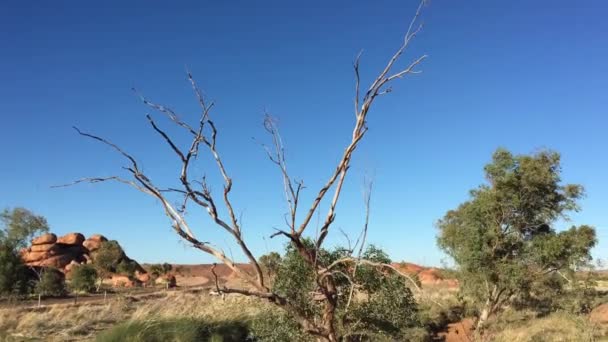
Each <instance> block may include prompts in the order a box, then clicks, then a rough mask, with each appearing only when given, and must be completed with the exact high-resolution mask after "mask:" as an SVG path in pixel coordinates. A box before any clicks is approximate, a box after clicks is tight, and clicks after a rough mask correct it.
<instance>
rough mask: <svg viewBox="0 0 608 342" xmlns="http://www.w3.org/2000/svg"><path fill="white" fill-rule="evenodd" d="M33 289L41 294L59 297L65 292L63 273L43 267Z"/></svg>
mask: <svg viewBox="0 0 608 342" xmlns="http://www.w3.org/2000/svg"><path fill="white" fill-rule="evenodd" d="M35 291H36V293H37V294H39V295H41V296H52V297H60V296H64V295H65V294H66V293H67V290H66V286H65V277H64V275H63V273H61V272H60V271H58V270H57V269H54V268H45V269H43V270H42V271H41V273H40V279H39V280H38V283H37V284H36V288H35Z"/></svg>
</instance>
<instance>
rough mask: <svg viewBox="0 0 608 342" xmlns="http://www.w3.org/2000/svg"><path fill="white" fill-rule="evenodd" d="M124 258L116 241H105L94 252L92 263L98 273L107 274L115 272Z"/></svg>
mask: <svg viewBox="0 0 608 342" xmlns="http://www.w3.org/2000/svg"><path fill="white" fill-rule="evenodd" d="M124 258H125V253H124V251H123V250H122V248H121V247H120V245H119V244H118V241H115V240H112V241H105V242H103V243H102V244H101V246H100V247H99V249H97V250H96V251H95V252H94V255H93V265H94V266H95V268H97V271H98V273H100V275H101V274H107V273H114V272H116V267H117V266H118V264H120V262H121V261H122V260H123V259H124Z"/></svg>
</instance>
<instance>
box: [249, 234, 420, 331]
mask: <svg viewBox="0 0 608 342" xmlns="http://www.w3.org/2000/svg"><path fill="white" fill-rule="evenodd" d="M306 243H307V244H310V243H311V242H310V241H306ZM349 254H350V253H349V251H347V250H345V249H342V248H337V249H335V250H333V251H327V250H324V249H321V250H319V251H318V262H319V263H320V264H322V265H330V264H332V263H334V262H336V261H337V260H341V259H342V258H345V257H346V256H348V255H349ZM362 257H363V258H365V259H366V260H369V261H372V262H376V263H390V259H389V258H388V256H387V255H386V253H385V252H384V251H382V250H381V249H379V248H377V247H375V246H373V245H370V246H369V247H368V248H367V249H366V250H365V251H364V253H363V255H362ZM352 267H353V266H352V264H350V265H348V264H344V265H342V266H340V267H336V268H335V270H334V281H335V283H336V286H337V288H338V291H337V292H338V295H339V297H340V298H339V299H340V300H339V301H338V309H337V316H338V317H339V324H338V325H339V326H338V327H337V329H338V330H339V331H340V335H342V336H349V340H353V341H368V340H370V338H371V340H374V339H375V338H377V337H384V338H387V339H401V338H403V337H404V336H406V335H407V334H408V333H409V332H410V329H412V328H415V327H419V326H420V322H419V319H418V309H417V305H416V301H415V299H414V296H413V294H412V292H411V291H410V289H409V288H408V286H407V284H406V282H405V280H404V279H403V278H401V277H399V276H397V275H394V274H385V273H383V272H381V270H379V269H378V268H376V267H373V266H370V265H364V264H361V265H359V266H358V268H357V270H356V273H355V276H354V277H352V276H351V275H352ZM317 281H319V280H318V279H317V278H316V276H315V272H314V270H313V269H312V267H311V266H310V265H309V264H308V263H306V262H305V260H304V259H303V258H302V256H301V255H300V254H299V253H298V252H297V250H296V249H295V248H293V247H292V246H291V245H288V247H287V250H286V253H285V255H284V256H283V258H282V259H281V263H280V265H279V267H278V270H277V276H276V279H275V282H274V286H273V290H274V291H275V292H276V293H278V294H280V295H281V296H284V297H285V298H287V299H288V300H289V302H290V303H292V304H293V305H294V306H295V307H297V308H298V310H299V312H301V313H303V314H304V315H306V317H309V318H311V319H314V318H317V317H319V316H320V315H321V313H322V310H321V305H320V304H318V301H316V300H315V295H316V294H317V291H318V290H317V288H318V286H317ZM353 282H354V285H355V286H354V287H353V286H352V285H353ZM351 291H353V293H352V297H351ZM353 298H354V299H353ZM282 319H285V318H282ZM290 319H291V321H292V324H294V325H295V324H296V323H295V320H293V318H291V317H290ZM258 325H259V324H258ZM269 329H270V327H269ZM277 334H279V332H277ZM281 336H282V335H281ZM277 338H278V337H277ZM276 340H277V341H278V340H279V339H276Z"/></svg>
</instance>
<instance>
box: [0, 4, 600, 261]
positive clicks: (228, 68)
mask: <svg viewBox="0 0 608 342" xmlns="http://www.w3.org/2000/svg"><path fill="white" fill-rule="evenodd" d="M127 3H128V4H127ZM416 5H417V3H416V2H415V1H331V2H330V1H301V2H294V1H190V2H186V1H184V2H179V4H177V3H176V2H167V1H164V2H160V1H129V2H126V1H103V2H99V1H98V2H90V1H40V2H36V3H35V4H34V3H32V2H27V1H11V2H9V1H3V2H2V4H1V5H0V42H1V44H2V45H1V46H2V48H1V51H0V52H1V53H0V104H1V107H0V113H1V115H2V120H1V124H0V146H2V161H1V162H0V208H1V207H13V206H24V207H27V208H30V209H32V210H34V211H35V212H37V213H39V214H42V215H44V216H46V217H47V218H48V220H49V223H50V224H51V226H52V229H53V231H54V232H56V233H58V234H63V233H67V232H70V231H80V232H83V233H85V234H87V235H88V234H92V233H102V234H105V235H107V236H108V237H110V238H113V239H117V240H119V241H120V242H121V243H122V244H123V245H124V247H125V249H126V250H127V253H128V254H129V255H131V256H132V257H134V258H136V259H138V260H140V261H143V262H158V261H170V262H181V263H201V262H209V261H211V260H212V259H211V258H209V257H207V256H205V255H202V254H200V253H199V252H196V251H192V250H190V249H189V248H188V247H186V246H185V245H184V244H182V243H180V242H179V241H178V238H177V236H175V235H174V234H173V233H172V232H171V231H170V228H169V224H168V220H167V218H166V217H165V216H164V215H163V213H162V210H161V208H160V206H159V205H158V203H156V202H155V201H154V200H152V199H150V198H147V197H145V196H144V195H142V194H140V193H137V192H135V191H133V190H131V189H130V188H126V187H124V186H120V185H114V184H100V185H83V186H78V187H72V188H64V189H51V188H49V187H50V186H51V185H53V184H61V183H66V182H69V181H71V180H73V179H77V178H80V177H84V176H107V175H113V174H119V173H120V172H121V169H120V167H121V166H123V165H124V161H123V160H122V159H121V158H119V157H118V156H117V155H115V154H114V153H113V152H112V151H111V150H109V149H108V148H106V147H105V146H102V145H100V144H97V143H95V142H93V141H90V140H86V139H84V138H82V137H79V136H78V135H77V134H76V133H75V132H74V131H73V130H72V128H71V126H72V125H77V126H78V127H80V128H82V129H83V130H88V131H92V132H95V133H97V134H99V135H102V136H105V137H107V138H109V139H111V140H113V141H115V142H116V143H118V144H120V145H121V146H123V147H124V148H125V149H126V150H128V151H130V152H131V153H132V154H134V155H135V156H136V157H137V158H139V160H140V161H141V163H142V165H143V167H144V169H145V171H146V172H147V173H148V174H149V175H150V176H151V177H152V178H153V179H154V180H155V181H156V182H158V183H159V184H168V185H169V184H175V180H177V175H178V169H177V166H176V164H175V161H176V159H175V156H174V155H172V153H171V152H170V150H169V149H168V148H167V147H166V146H165V145H164V144H163V142H162V141H161V140H159V138H158V137H157V136H155V134H154V133H153V132H152V131H151V129H150V128H149V127H148V126H147V123H146V120H145V117H144V115H145V114H146V113H147V112H148V109H147V108H146V107H145V106H143V105H142V104H141V102H139V101H138V99H137V98H136V97H135V96H133V94H132V92H131V91H130V88H131V87H137V88H138V89H139V90H140V91H142V92H143V93H144V94H145V95H146V96H148V97H149V98H151V99H153V100H155V101H156V102H160V103H163V104H169V105H172V106H173V107H174V108H175V109H176V110H178V111H179V112H181V113H184V114H183V115H184V117H187V118H189V119H193V120H195V119H196V115H197V107H196V102H195V99H194V97H193V94H192V92H191V91H190V89H189V86H188V84H187V82H186V79H185V73H184V69H185V66H186V65H187V66H188V67H189V68H190V69H191V70H192V72H193V73H194V75H195V77H196V78H197V79H198V81H199V83H200V85H201V87H202V88H204V90H205V91H206V93H207V94H208V95H209V96H210V97H211V98H212V99H214V100H215V101H216V111H215V112H214V113H213V117H214V118H215V120H216V122H217V125H218V127H219V128H220V130H221V132H220V137H219V149H220V150H221V152H222V153H223V154H224V158H225V160H226V162H227V167H228V170H229V172H230V173H231V174H232V175H233V178H234V180H235V185H234V202H235V205H236V208H237V211H238V212H239V213H242V217H243V222H244V230H245V232H246V237H247V240H248V241H249V242H250V244H251V245H252V248H253V249H254V250H255V252H256V253H257V254H258V255H259V253H264V252H266V251H267V250H273V249H278V248H280V247H281V246H282V245H283V243H284V241H281V240H277V239H276V238H275V239H273V240H269V239H268V238H267V237H268V236H269V235H270V234H271V233H272V232H273V230H272V227H280V226H282V224H283V216H282V215H283V213H284V212H285V210H286V208H285V205H284V203H283V201H282V200H283V194H282V187H281V183H280V176H279V173H278V171H277V170H276V168H275V167H274V166H273V165H272V164H271V163H270V162H268V161H267V159H266V157H265V155H264V153H263V151H262V149H261V148H260V147H259V146H258V145H257V144H256V143H255V142H253V141H252V139H251V138H252V137H255V138H258V139H262V140H263V139H266V138H267V137H265V134H264V131H263V128H262V125H261V122H262V118H263V113H264V110H268V111H269V112H271V113H273V114H274V116H276V117H277V118H278V119H279V120H280V127H281V129H282V133H283V136H284V140H285V144H286V146H287V158H288V161H289V167H290V170H291V173H292V175H293V176H295V177H298V178H303V179H304V181H305V183H306V184H307V186H308V188H307V189H306V191H305V197H304V199H305V200H309V199H310V198H311V197H312V195H313V194H314V193H315V192H316V191H317V190H318V188H319V187H320V186H321V185H322V183H323V182H325V180H326V179H327V177H328V176H329V174H330V172H331V171H332V169H333V168H334V165H335V162H336V161H337V160H338V158H339V156H340V154H341V153H342V150H343V148H344V146H345V144H346V143H347V140H348V138H349V135H350V131H351V129H352V125H353V112H352V107H353V105H352V99H353V87H354V82H353V72H352V61H353V59H354V57H355V55H356V54H357V52H358V51H359V50H360V49H364V54H363V58H362V62H361V68H362V76H363V81H364V84H368V83H369V82H370V81H371V79H372V77H373V75H374V74H375V73H377V72H378V71H379V69H380V68H381V67H383V65H384V63H385V62H386V60H387V58H388V57H389V56H390V54H392V52H393V51H394V49H395V48H396V47H397V45H398V44H399V43H400V40H401V37H402V34H403V33H404V32H405V29H406V27H407V23H408V22H409V19H410V17H411V15H412V14H413V13H414V10H415V7H416ZM607 16H608V4H606V2H605V1H582V2H580V1H554V0H551V1H467V2H457V1H447V0H434V1H432V2H431V3H430V5H429V6H427V8H426V9H425V12H424V15H423V20H424V23H425V28H424V30H423V31H422V33H421V34H420V36H419V37H418V38H417V40H416V41H415V43H414V44H413V48H412V49H411V50H410V51H409V52H408V54H407V56H406V60H410V59H412V58H414V57H416V56H418V55H419V54H421V53H426V54H428V55H429V58H428V60H427V61H426V62H425V63H424V65H423V67H422V69H423V70H424V72H423V73H422V74H420V75H417V76H415V77H412V78H409V79H405V80H402V81H400V82H399V83H398V84H396V86H395V87H394V92H393V93H391V94H390V95H389V96H386V97H383V98H381V99H379V101H378V102H377V106H376V107H375V108H374V109H373V112H372V113H371V114H370V117H369V128H370V130H369V132H368V135H367V136H366V138H365V140H364V141H363V143H362V145H361V148H360V150H358V151H357V154H356V158H355V160H354V164H353V167H352V170H351V171H352V172H351V173H350V177H349V178H348V180H347V183H346V189H345V191H344V196H343V201H342V202H341V204H340V206H339V207H338V216H337V220H336V223H335V228H338V227H340V228H342V229H343V230H345V231H347V232H349V233H350V234H351V235H356V234H357V233H358V232H359V230H360V229H361V226H362V223H363V218H364V213H363V208H364V206H363V201H362V195H361V193H362V183H363V177H364V175H365V174H369V175H373V176H374V178H375V189H374V194H373V200H372V217H371V233H370V236H369V241H370V242H373V243H375V244H378V245H380V246H382V247H384V248H386V249H387V250H388V251H389V252H390V254H391V256H392V257H393V259H395V260H409V261H413V262H418V263H423V264H439V263H440V261H441V259H442V258H443V256H442V254H441V252H439V250H438V249H437V247H436V246H435V236H436V228H435V226H434V223H435V222H436V220H437V219H439V218H440V217H441V216H442V215H443V214H444V213H445V212H446V211H447V210H448V209H451V208H454V207H456V206H457V205H458V204H459V203H460V202H462V201H463V200H465V199H466V198H467V194H468V190H469V189H471V188H472V187H475V186H477V185H478V184H480V183H481V182H482V181H483V173H482V168H483V165H484V164H485V163H486V162H487V161H488V160H489V159H490V156H491V153H492V151H493V150H495V149H496V148H497V147H499V146H503V147H506V148H509V149H511V150H512V151H514V152H517V153H527V152H533V151H535V150H538V149H539V148H543V147H548V148H552V149H556V150H558V151H559V152H561V153H562V156H563V178H564V180H565V181H567V182H572V183H581V184H583V185H584V186H585V187H586V189H587V197H586V198H585V200H584V201H583V202H582V205H583V211H582V212H581V213H579V214H576V215H574V216H573V222H572V223H574V224H582V223H586V224H591V225H594V226H595V227H596V228H597V230H598V236H599V238H600V244H599V246H598V247H597V248H596V249H595V255H596V256H599V257H601V258H607V257H608V248H607V247H608V214H607V211H606V210H607V208H608V181H607V179H606V169H607V168H608V152H607V151H608V138H607V136H606V130H607V128H608V119H607V114H608V113H607V108H608V95H607V93H608V77H607V75H608V64H607V63H606V61H608V41H607V37H608V20H606V17H607ZM158 119H159V122H162V123H163V124H166V122H165V121H163V120H161V118H160V117H158ZM170 132H174V131H173V130H170ZM207 165H211V164H207ZM194 171H196V172H200V174H202V173H203V172H205V173H207V174H208V175H209V176H210V177H214V175H215V169H213V168H212V167H207V166H206V165H205V164H199V166H198V167H197V168H196V169H195V170H194ZM215 189H216V191H217V192H219V191H220V186H219V185H216V186H215ZM305 202H307V201H305ZM323 209H324V212H325V210H326V209H327V205H324V206H323ZM192 220H193V221H194V223H195V226H196V227H197V230H196V232H197V233H198V235H199V236H200V238H201V240H212V241H216V242H217V244H218V245H220V246H226V247H227V248H230V244H228V241H229V239H228V237H227V236H226V235H224V234H223V233H222V232H220V231H219V230H218V229H217V228H215V227H213V226H211V225H210V224H209V222H208V221H206V220H204V218H203V217H202V216H200V215H196V214H193V216H192ZM313 227H314V226H313ZM275 240H277V241H275ZM341 242H344V241H343V239H342V236H341V234H339V233H338V231H337V230H334V232H333V234H332V238H331V239H330V240H329V243H330V244H335V243H341ZM231 250H232V252H233V253H234V255H235V256H237V258H239V257H238V253H237V252H238V251H237V249H235V248H233V247H232V248H231Z"/></svg>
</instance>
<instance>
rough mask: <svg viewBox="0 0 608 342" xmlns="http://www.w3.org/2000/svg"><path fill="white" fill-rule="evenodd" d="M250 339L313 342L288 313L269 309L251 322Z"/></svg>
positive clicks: (265, 341) (267, 341)
mask: <svg viewBox="0 0 608 342" xmlns="http://www.w3.org/2000/svg"><path fill="white" fill-rule="evenodd" d="M250 337H251V339H252V340H254V341H264V342H283V341H301V342H306V341H313V340H312V339H311V338H310V336H309V335H307V334H305V333H304V332H303V331H302V329H301V328H300V327H299V326H298V323H297V322H296V321H295V320H294V319H293V318H291V317H290V316H289V315H288V314H287V313H285V312H283V311H280V310H277V309H274V308H272V309H267V310H265V311H263V312H262V313H260V314H259V315H257V316H256V317H255V318H254V319H253V320H252V322H251V327H250Z"/></svg>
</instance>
